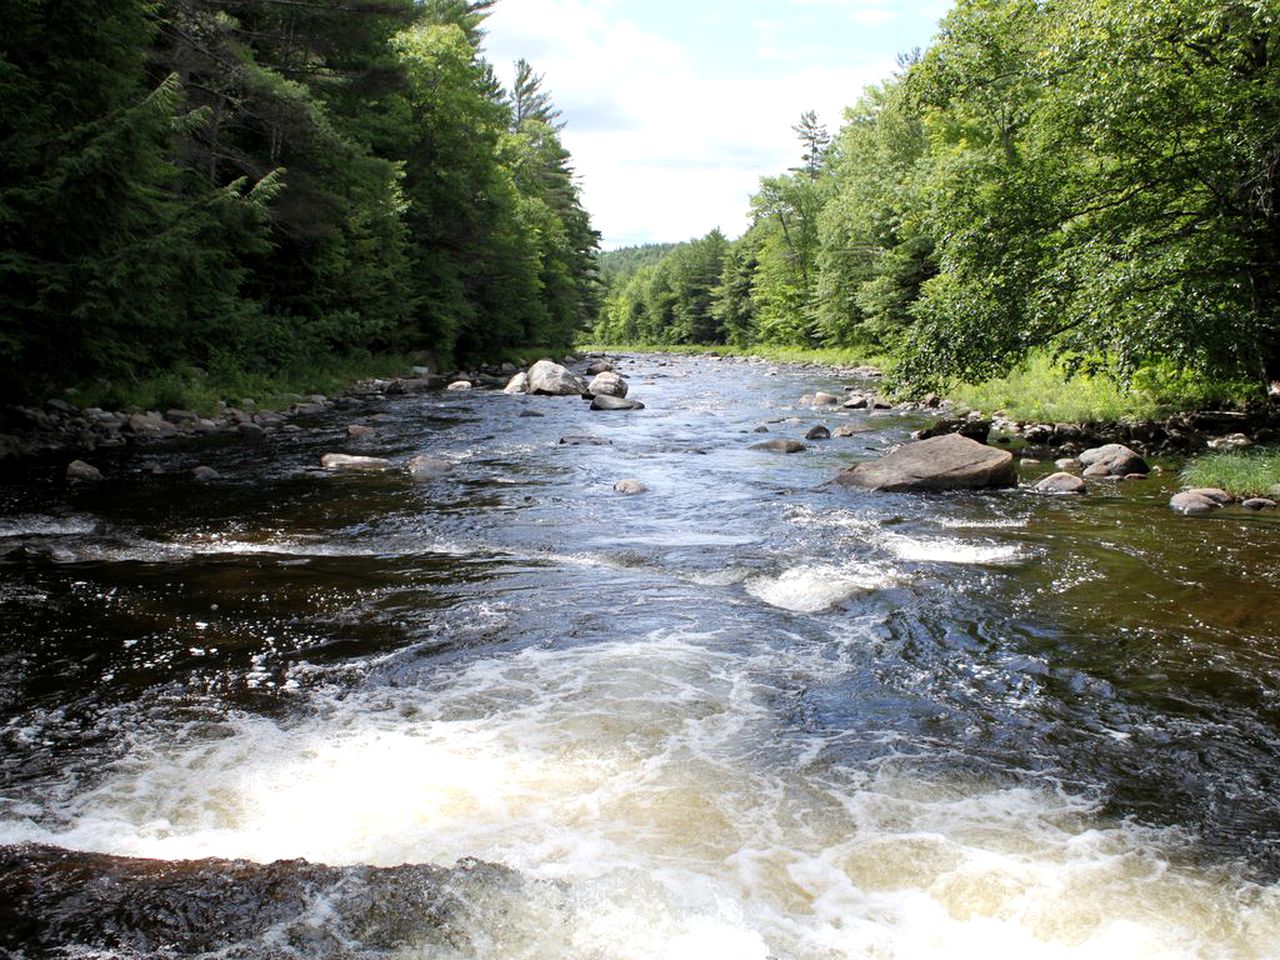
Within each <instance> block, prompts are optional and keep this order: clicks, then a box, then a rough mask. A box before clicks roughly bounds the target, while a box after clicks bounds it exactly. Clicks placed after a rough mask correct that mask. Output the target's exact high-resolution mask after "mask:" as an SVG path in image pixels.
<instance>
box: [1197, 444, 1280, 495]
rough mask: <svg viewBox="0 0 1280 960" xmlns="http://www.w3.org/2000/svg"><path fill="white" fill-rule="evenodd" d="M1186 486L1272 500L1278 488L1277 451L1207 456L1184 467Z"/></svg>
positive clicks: (1279, 451)
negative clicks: (1216, 489)
mask: <svg viewBox="0 0 1280 960" xmlns="http://www.w3.org/2000/svg"><path fill="white" fill-rule="evenodd" d="M1182 482H1183V483H1184V484H1185V485H1186V486H1188V487H1218V488H1220V489H1222V490H1225V491H1227V493H1229V494H1231V495H1232V496H1234V497H1267V496H1270V497H1274V496H1275V495H1276V493H1277V489H1276V488H1277V486H1280V449H1276V448H1274V447H1271V448H1259V449H1255V450H1240V451H1235V452H1231V453H1210V454H1206V455H1205V456H1203V457H1199V458H1197V459H1196V460H1194V461H1192V462H1191V463H1189V464H1187V466H1186V469H1184V470H1183V471H1182Z"/></svg>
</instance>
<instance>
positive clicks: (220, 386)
mask: <svg viewBox="0 0 1280 960" xmlns="http://www.w3.org/2000/svg"><path fill="white" fill-rule="evenodd" d="M412 366H413V361H412V359H411V358H410V357H408V356H406V355H404V354H393V355H357V356H347V357H335V358H330V359H326V360H323V361H317V362H313V363H309V364H306V365H301V364H300V365H298V366H296V367H288V368H285V369H282V370H280V371H278V372H276V373H273V374H264V373H255V372H251V371H245V370H215V371H211V372H207V371H204V370H201V369H199V368H196V367H185V368H181V369H178V370H171V371H167V372H165V373H162V374H157V375H156V376H153V377H148V378H145V379H140V380H131V381H113V382H95V383H90V384H86V385H83V386H81V387H79V388H77V389H75V390H72V391H68V393H67V394H66V398H67V399H68V400H71V401H72V402H73V403H76V404H78V405H80V406H81V407H103V408H104V409H108V410H170V409H183V410H194V411H196V412H197V413H201V414H209V413H212V412H213V411H214V409H215V408H216V406H217V404H218V403H219V401H224V402H226V403H228V404H230V405H233V406H234V405H236V404H238V403H239V402H240V400H241V399H243V398H246V397H247V398H251V399H253V400H254V401H256V402H257V408H258V409H259V410H281V409H284V408H285V407H287V406H289V404H291V403H294V402H295V401H296V400H297V399H298V397H300V396H307V395H310V394H313V393H323V394H325V395H330V394H334V393H337V392H339V391H341V390H342V389H344V388H346V387H349V386H351V384H353V383H355V382H356V381H357V380H364V379H368V378H370V377H394V376H403V375H405V374H406V373H407V372H408V371H409V369H410V368H411V367H412Z"/></svg>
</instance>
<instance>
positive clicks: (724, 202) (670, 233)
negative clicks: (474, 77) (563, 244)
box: [485, 0, 951, 248]
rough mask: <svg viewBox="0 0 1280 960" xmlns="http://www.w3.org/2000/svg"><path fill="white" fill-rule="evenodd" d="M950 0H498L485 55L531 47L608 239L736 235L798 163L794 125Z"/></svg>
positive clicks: (869, 76) (838, 103) (504, 63)
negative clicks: (766, 191) (760, 194)
mask: <svg viewBox="0 0 1280 960" xmlns="http://www.w3.org/2000/svg"><path fill="white" fill-rule="evenodd" d="M950 5H951V0H772V2H764V0H737V2H732V3H731V2H728V0H696V2H695V0H685V2H677V0H502V2H500V3H499V4H498V6H497V7H496V8H495V9H494V11H493V13H492V14H491V15H490V17H489V20H488V21H487V24H486V30H487V38H486V41H485V51H486V56H487V57H488V59H489V60H490V61H491V62H492V63H493V64H494V66H495V68H496V69H497V70H498V73H499V75H500V76H501V77H502V78H503V80H504V81H505V80H507V79H509V77H510V75H511V64H512V63H513V62H514V61H515V60H516V59H517V58H519V57H524V58H525V59H526V60H528V61H529V62H530V63H532V64H533V66H534V69H535V70H536V71H537V72H539V73H541V74H543V75H544V76H545V78H546V79H545V86H546V88H547V89H548V90H549V91H550V92H551V94H552V96H553V97H554V98H555V101H556V105H557V106H558V107H559V108H560V110H561V111H562V113H563V119H564V121H565V123H566V127H565V131H564V141H565V146H566V147H568V149H569V150H570V151H571V152H572V153H573V156H574V162H575V166H576V168H577V171H578V175H579V179H580V181H581V183H582V188H583V199H584V201H585V203H586V206H587V209H588V210H590V211H591V215H592V219H593V222H594V223H595V226H596V229H597V230H600V231H601V232H602V233H603V234H604V244H605V247H606V248H611V247H617V246H622V245H627V244H632V243H648V242H653V241H662V240H687V239H689V238H690V237H694V236H701V235H702V234H705V233H706V232H707V231H709V230H710V229H712V228H713V227H717V226H718V227H720V229H722V230H723V231H724V232H725V233H726V234H727V235H729V236H731V237H733V236H737V235H738V234H740V233H741V232H742V230H743V229H745V227H746V225H747V224H746V214H747V209H748V198H749V197H750V195H751V193H752V192H753V191H754V189H755V186H756V183H757V181H758V180H759V178H760V177H761V176H764V175H768V174H773V173H779V172H781V171H783V170H785V169H786V168H787V167H789V166H795V165H796V164H797V163H798V162H799V149H798V146H797V144H796V140H795V136H794V134H793V133H792V132H791V126H792V125H793V124H794V123H796V121H797V120H798V119H799V117H800V114H801V113H803V112H804V111H805V110H816V111H817V112H818V115H819V117H820V118H821V119H822V121H823V122H824V123H826V124H827V126H828V128H829V129H830V130H831V131H832V132H833V133H834V132H835V131H836V129H838V127H839V126H840V119H841V113H842V111H843V108H844V107H845V106H847V105H849V104H852V103H853V102H854V101H855V100H856V99H857V98H858V94H859V92H860V91H861V90H862V88H863V87H864V86H866V85H867V84H868V83H874V82H876V81H878V80H881V79H883V78H885V77H887V76H889V74H890V73H892V72H893V70H894V66H895V61H896V58H897V55H898V54H899V53H901V52H905V51H908V50H911V49H912V48H913V47H924V46H927V45H928V43H929V40H930V38H931V37H932V36H933V34H934V32H935V30H936V27H937V21H938V19H939V17H941V16H942V15H943V14H945V13H946V11H947V9H948V8H949V7H950Z"/></svg>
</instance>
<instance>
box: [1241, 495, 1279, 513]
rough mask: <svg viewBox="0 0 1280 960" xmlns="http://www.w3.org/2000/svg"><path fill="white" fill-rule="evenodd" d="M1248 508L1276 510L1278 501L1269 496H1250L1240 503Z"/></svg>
mask: <svg viewBox="0 0 1280 960" xmlns="http://www.w3.org/2000/svg"><path fill="white" fill-rule="evenodd" d="M1240 506H1242V507H1244V508H1245V509H1246V510H1274V509H1275V508H1276V502H1275V501H1274V500H1270V499H1268V498H1267V497H1250V498H1249V499H1248V500H1246V501H1245V502H1244V503H1242V504H1240Z"/></svg>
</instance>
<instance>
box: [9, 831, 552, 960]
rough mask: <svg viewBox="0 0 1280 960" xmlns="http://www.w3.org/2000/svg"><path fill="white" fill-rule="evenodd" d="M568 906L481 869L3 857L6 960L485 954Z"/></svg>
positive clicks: (548, 888) (46, 854) (494, 869)
mask: <svg viewBox="0 0 1280 960" xmlns="http://www.w3.org/2000/svg"><path fill="white" fill-rule="evenodd" d="M559 896H560V895H559V894H557V893H556V888H555V887H554V886H552V885H549V884H543V883H541V882H539V881H531V880H527V879H525V878H524V877H522V876H521V875H520V874H518V873H516V872H515V871H513V870H510V869H508V868H507V867H502V866H497V865H493V864H486V863H482V862H480V861H478V860H461V861H459V862H458V863H457V864H456V865H455V866H452V867H438V866H431V865H416V864H405V865H403V866H398V867H382V868H380V867H368V866H351V867H330V866H324V865H322V864H313V863H308V862H307V861H306V860H280V861H277V862H275V863H267V864H260V863H250V862H248V861H245V860H220V859H207V860H191V861H173V860H143V859H133V858H128V857H114V856H107V855H104V854H96V853H80V852H76V851H71V850H62V849H58V848H56V847H46V846H35V845H31V844H24V845H22V846H12V847H0V955H3V956H13V957H20V956H29V957H36V956H42V957H52V956H62V955H64V954H65V952H66V948H67V947H68V945H72V944H74V945H75V949H74V951H73V953H74V955H76V956H90V955H92V956H112V957H121V956H128V957H155V958H159V957H191V956H225V957H236V958H239V960H274V958H279V957H285V956H290V957H293V956H305V957H308V958H310V960H341V958H350V957H357V956H359V957H375V956H376V957H384V956H391V955H400V954H401V953H402V952H404V951H409V952H411V953H413V954H415V955H430V956H445V955H449V956H455V955H476V952H477V951H478V948H479V945H480V944H489V943H490V942H491V939H490V938H491V936H492V931H493V930H495V929H498V928H499V927H500V926H502V925H510V924H513V923H519V924H524V925H528V926H529V928H530V929H533V928H534V926H535V925H537V924H543V925H545V924H546V923H547V914H546V913H545V911H540V910H538V908H537V905H536V904H537V902H538V901H540V900H543V899H545V898H548V897H550V898H552V900H553V902H555V901H556V900H558V898H559ZM535 918H537V919H536V920H535ZM548 933H549V935H551V936H553V937H554V936H556V935H557V934H556V933H555V932H554V931H548ZM473 937H475V938H476V941H477V942H476V943H472V938H473ZM67 955H70V954H67Z"/></svg>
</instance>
